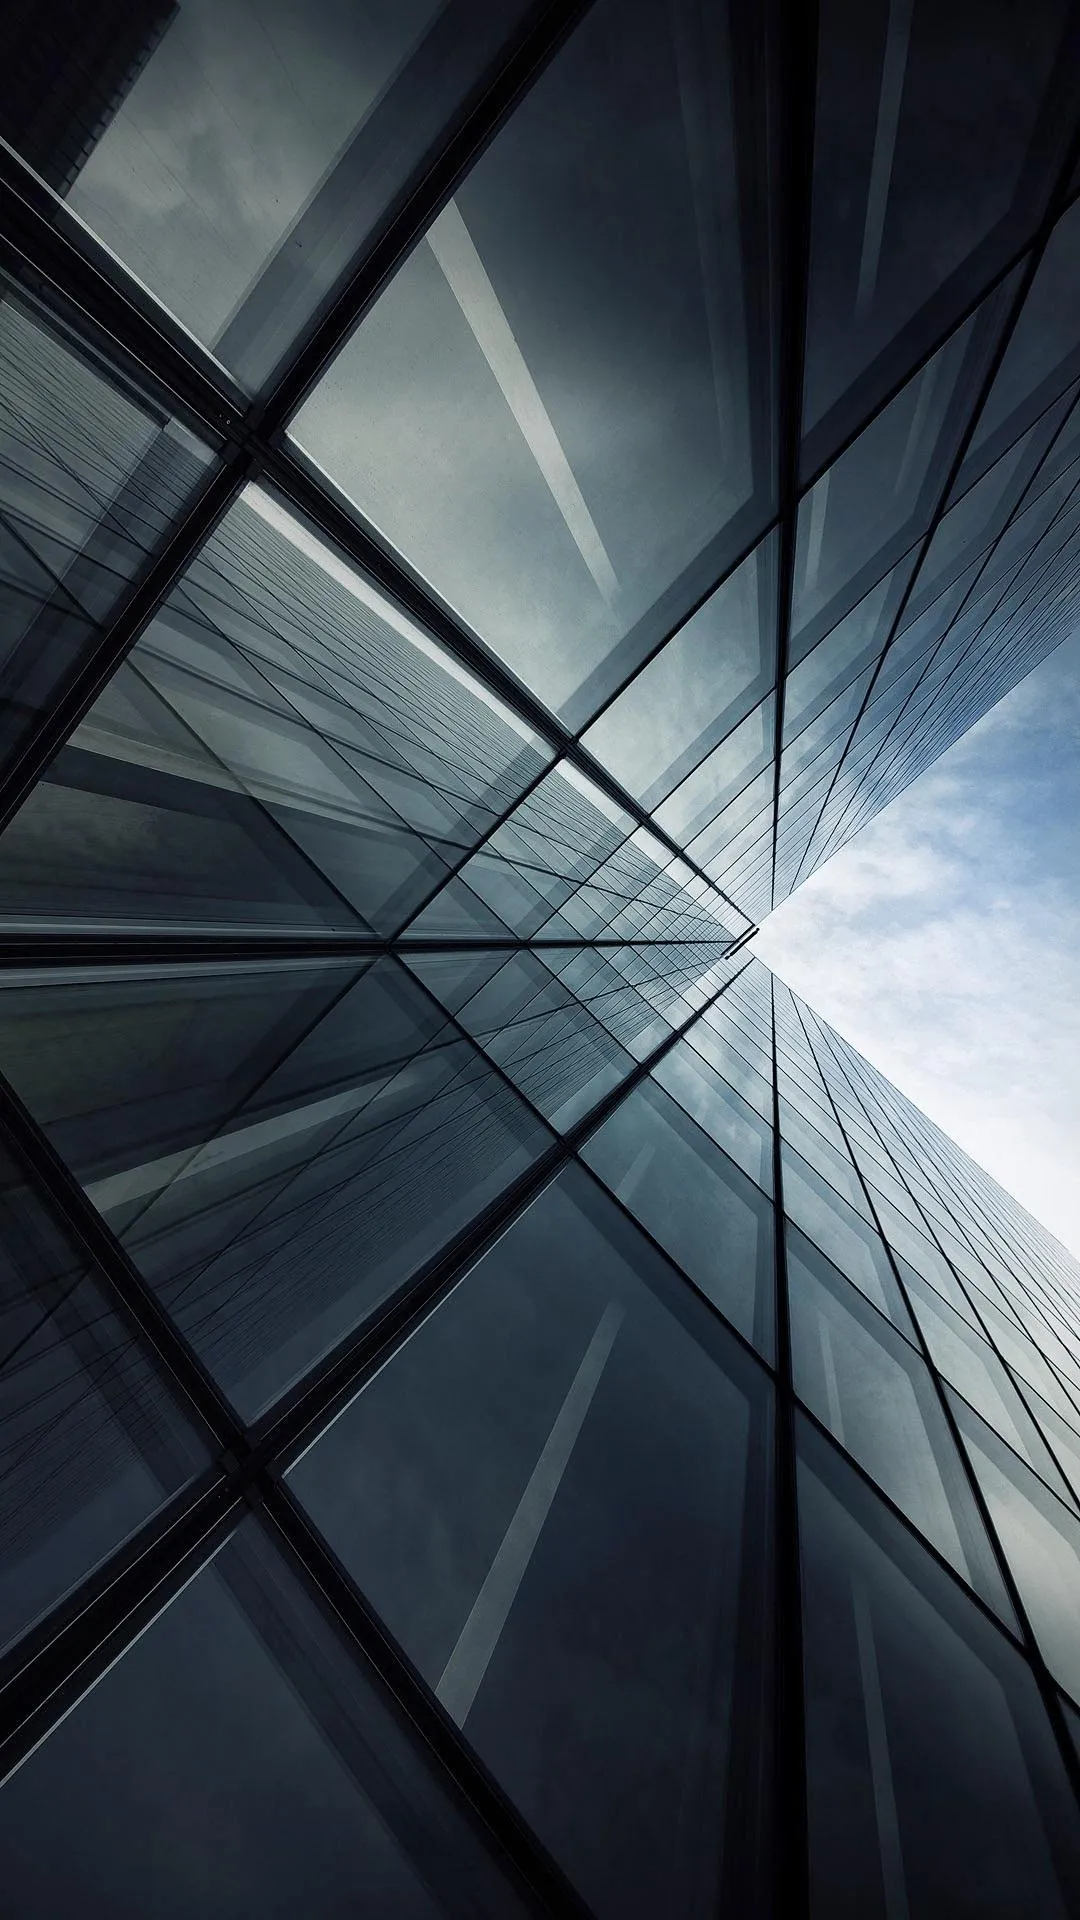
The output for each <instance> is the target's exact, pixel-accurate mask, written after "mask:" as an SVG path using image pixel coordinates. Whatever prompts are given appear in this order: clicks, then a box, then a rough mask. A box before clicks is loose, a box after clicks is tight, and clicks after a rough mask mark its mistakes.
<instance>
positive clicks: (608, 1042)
mask: <svg viewBox="0 0 1080 1920" xmlns="http://www.w3.org/2000/svg"><path fill="white" fill-rule="evenodd" d="M409 965H410V967H411V969H412V971H413V972H414V973H416V974H417V975H419V977H420V978H421V979H425V978H426V977H427V962H426V959H425V957H423V956H421V955H414V956H410V960H409ZM445 976H446V970H445V969H442V970H440V977H441V980H442V981H445ZM433 989H434V981H433ZM650 1017H651V1016H650V1014H649V1010H648V1009H647V1008H645V1009H644V1012H643V1017H642V1019H641V1021H640V1025H641V1026H644V1024H645V1020H646V1019H647V1018H650ZM458 1018H459V1020H460V1021H461V1024H462V1026H463V1027H465V1029H466V1030H467V1032H469V1033H470V1034H471V1035H472V1037H473V1039H474V1040H476V1041H477V1043H478V1045H480V1046H481V1047H483V1049H484V1051H485V1053H487V1054H488V1055H489V1056H490V1058H491V1059H492V1060H493V1061H495V1062H496V1063H497V1065H498V1067H499V1068H500V1070H501V1072H502V1073H503V1074H505V1075H506V1077H507V1079H509V1080H511V1081H512V1082H513V1084H514V1086H515V1087H517V1088H518V1089H519V1091H520V1092H521V1093H523V1094H524V1095H525V1098H526V1099H527V1100H530V1101H532V1102H533V1104H534V1105H535V1106H536V1107H538V1108H539V1110H540V1112H541V1113H542V1114H543V1115H544V1118H545V1119H546V1120H548V1121H550V1123H551V1125H552V1126H554V1127H556V1128H558V1129H559V1130H560V1131H561V1132H565V1130H566V1129H567V1128H568V1127H572V1126H574V1125H575V1124H576V1122H577V1121H578V1120H580V1119H582V1118H583V1117H584V1115H585V1114H587V1113H588V1112H590V1111H591V1109H592V1108H593V1107H594V1106H595V1105H596V1104H597V1102H598V1101H599V1100H602V1099H603V1097H604V1095H605V1094H607V1093H610V1092H611V1091H612V1089H613V1088H614V1087H617V1086H618V1084H619V1082H620V1080H624V1079H625V1078H626V1076H627V1074H628V1073H630V1072H631V1070H632V1068H633V1065H634V1059H633V1055H632V1054H631V1053H630V1052H628V1051H627V1049H626V1048H625V1047H623V1046H621V1045H620V1044H619V1042H618V1040H616V1039H615V1038H614V1037H613V1036H612V1035H611V1034H610V1033H609V1032H608V1031H607V1028H606V1027H604V1026H602V1025H601V1024H600V1022H599V1021H598V1020H596V1019H594V1017H593V1015H592V1013H591V1012H590V1011H589V1009H588V1007H584V1006H582V1004H581V1002H580V1001H579V1000H578V999H577V998H576V996H575V995H574V994H573V993H572V992H571V990H570V988H569V987H567V986H565V985H564V984H563V982H562V981H561V980H558V979H556V978H555V976H554V974H553V973H552V972H551V969H550V968H549V967H547V966H545V964H544V961H543V960H542V958H541V957H540V955H539V954H535V953H527V952H523V953H520V954H514V955H513V956H512V957H511V958H510V959H508V960H506V961H505V962H504V964H503V966H501V967H500V969H499V971H498V973H496V974H494V975H493V976H492V978H491V979H490V980H489V981H487V982H486V983H485V984H484V985H483V986H482V987H481V988H480V989H479V990H478V992H477V993H475V994H474V995H473V998H472V999H471V1000H469V1001H467V1002H466V1004H465V1005H464V1006H462V1007H461V1009H460V1012H459V1014H458ZM665 1031H666V1029H665Z"/></svg>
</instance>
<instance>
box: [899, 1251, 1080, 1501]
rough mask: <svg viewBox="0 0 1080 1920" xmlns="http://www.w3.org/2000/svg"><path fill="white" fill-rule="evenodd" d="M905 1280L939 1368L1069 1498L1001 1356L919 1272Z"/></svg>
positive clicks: (925, 1338) (921, 1327) (994, 1426)
mask: <svg viewBox="0 0 1080 1920" xmlns="http://www.w3.org/2000/svg"><path fill="white" fill-rule="evenodd" d="M905 1279H906V1282H907V1289H908V1297H909V1299H910V1301H911V1310H912V1312H913V1313H914V1314H915V1316H916V1318H917V1320H918V1322H919V1327H920V1329H921V1331H922V1336H923V1339H924V1340H925V1341H926V1344H927V1346H928V1347H929V1349H930V1358H931V1360H932V1361H933V1363H934V1365H935V1367H937V1368H938V1370H939V1372H940V1373H942V1374H943V1375H944V1377H945V1378H946V1380H950V1381H951V1382H952V1384H953V1386H954V1387H956V1388H957V1389H958V1390H959V1392H960V1393H962V1394H963V1396H964V1398H965V1400H969V1401H970V1402H971V1404H972V1406H973V1407H975V1408H977V1410H978V1412H979V1413H980V1414H982V1416H983V1418H984V1419H985V1420H988V1421H989V1422H990V1424H991V1426H992V1427H993V1428H994V1429H995V1431H996V1432H998V1433H1000V1434H1001V1435H1002V1437H1003V1438H1004V1439H1005V1440H1007V1441H1008V1443H1009V1445H1010V1447H1013V1448H1015V1450H1016V1452H1017V1453H1019V1454H1022V1455H1023V1457H1024V1459H1025V1460H1026V1461H1027V1462H1028V1464H1029V1466H1032V1467H1034V1469H1035V1471H1036V1472H1037V1473H1040V1474H1041V1475H1042V1477H1043V1479H1044V1480H1046V1481H1048V1482H1049V1484H1050V1485H1051V1486H1052V1487H1053V1488H1054V1489H1055V1490H1056V1491H1060V1493H1061V1495H1062V1498H1063V1499H1064V1498H1067V1497H1068V1490H1067V1488H1066V1486H1065V1483H1064V1481H1063V1480H1062V1479H1061V1477H1060V1475H1059V1473H1058V1471H1057V1469H1056V1467H1055V1466H1054V1463H1053V1461H1052V1460H1051V1458H1050V1455H1049V1453H1048V1452H1047V1450H1046V1444H1045V1442H1044V1441H1043V1439H1042V1436H1041V1434H1040V1433H1039V1430H1038V1428H1037V1427H1036V1425H1035V1422H1034V1420H1033V1419H1032V1418H1031V1415H1030V1414H1029V1413H1028V1410H1027V1408H1026V1407H1025V1406H1024V1403H1023V1401H1022V1400H1021V1398H1020V1395H1019V1394H1018V1393H1017V1391H1016V1388H1015V1386H1014V1385H1013V1383H1012V1381H1011V1380H1010V1379H1009V1376H1008V1374H1007V1372H1006V1371H1005V1368H1004V1367H1003V1366H1002V1364H1001V1361H1000V1360H999V1359H998V1356H997V1354H996V1353H995V1352H994V1351H993V1349H992V1348H991V1347H989V1346H988V1345H987V1343H986V1341H985V1340H984V1339H983V1338H982V1337H981V1335H979V1334H978V1333H976V1332H975V1331H974V1329H973V1328H972V1327H970V1326H969V1325H968V1324H967V1322H966V1321H964V1320H962V1319H961V1318H960V1315H959V1314H958V1313H954V1312H953V1310H952V1308H951V1307H949V1306H947V1305H946V1303H945V1301H944V1300H942V1299H941V1298H940V1296H939V1295H938V1294H936V1293H935V1292H934V1290H933V1288H932V1287H929V1286H927V1285H926V1283H925V1281H923V1280H921V1279H920V1278H919V1276H918V1275H917V1274H914V1273H911V1272H908V1273H906V1274H905Z"/></svg>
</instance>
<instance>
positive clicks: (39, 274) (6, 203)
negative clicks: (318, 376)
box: [0, 139, 247, 439]
mask: <svg viewBox="0 0 1080 1920" xmlns="http://www.w3.org/2000/svg"><path fill="white" fill-rule="evenodd" d="M0 268H4V269H6V270H7V272H8V273H9V274H10V276H11V278H12V280H13V282H14V283H15V284H16V286H18V287H20V288H25V289H26V290H27V291H28V292H29V295H30V297H31V299H32V300H33V301H35V302H36V303H37V304H39V305H40V306H41V307H43V308H45V309H46V310H47V311H52V312H55V314H56V318H57V320H58V322H59V324H60V326H61V328H62V329H63V330H64V332H65V333H66V334H67V335H68V336H69V338H70V336H72V335H74V336H75V337H76V338H77V339H78V340H79V341H80V344H83V343H84V344H85V346H86V347H87V348H88V349H89V351H90V353H91V354H92V355H93V356H94V357H95V359H97V358H98V356H100V355H102V354H103V353H104V357H105V359H106V361H107V362H108V361H112V360H113V359H114V358H115V356H116V353H117V350H119V356H120V362H121V368H122V369H126V375H125V374H124V373H123V372H122V374H121V377H122V378H126V384H127V385H128V387H129V389H131V390H133V391H135V392H141V393H143V394H144V396H145V392H146V389H147V388H149V393H150V396H151V404H152V405H154V406H156V407H158V408H159V409H160V408H161V407H162V405H163V403H164V404H167V406H168V408H169V409H170V411H172V412H173V413H174V414H175V415H176V417H177V418H178V419H181V420H183V421H184V423H185V424H186V425H188V426H190V427H193V428H194V429H195V430H196V431H197V432H201V433H202V434H207V433H208V434H209V435H210V437H211V438H212V439H217V438H218V437H219V436H220V435H225V436H226V437H227V438H228V437H234V436H236V435H238V434H239V433H240V432H242V423H243V418H244V413H245V409H246V404H247V402H246V396H245V395H243V394H242V392H241V390H240V388H239V387H238V386H237V385H236V383H235V382H234V381H233V380H232V378H231V376H230V375H229V373H228V372H227V370H226V369H225V368H224V367H222V366H220V365H219V363H218V362H217V361H216V360H215V359H214V357H213V355H212V354H211V353H209V352H208V351H207V349H206V348H205V347H203V345H202V344H201V342H199V341H198V340H196V339H195V337H194V336H193V335H192V334H190V333H188V332H187V330H186V329H185V328H184V327H182V326H181V325H180V324H179V323H178V322H177V321H176V320H174V319H173V316H172V315H171V314H170V313H169V311H168V309H167V308H165V307H163V306H162V305H160V303H159V302H158V301H157V300H156V299H155V298H154V297H153V295H151V294H149V293H148V292H147V291H146V289H145V288H143V287H142V286H141V285H140V283H139V281H138V280H137V279H136V277H135V275H134V274H133V273H131V272H129V271H128V269H127V268H126V267H125V266H124V265H123V264H122V263H121V262H120V261H118V260H117V259H116V258H115V256H114V255H113V254H112V253H111V252H110V251H109V249H108V248H107V247H106V246H105V245H104V243H103V242H102V241H101V240H99V239H98V237H97V235H96V234H94V233H92V232H90V231H89V230H88V229H86V228H84V227H83V226H82V225H81V223H80V222H78V221H77V220H76V219H75V218H74V217H73V215H72V213H71V210H70V208H69V207H68V206H67V204H66V202H65V201H64V200H63V199H61V197H60V196H59V195H57V194H54V193H53V192H52V190H51V188H49V187H48V186H46V184H45V182H44V181H43V180H41V179H39V177H38V175H37V174H36V173H35V172H34V170H33V168H32V167H30V166H29V165H28V164H27V162H26V161H25V160H23V158H22V156H21V155H20V154H18V153H16V151H15V149H14V148H13V147H10V146H9V145H8V143H7V142H6V141H5V140H3V139H0ZM99 364H100V360H99ZM114 377H115V376H114ZM142 404H143V405H145V404H146V400H145V397H144V398H143V401H142Z"/></svg>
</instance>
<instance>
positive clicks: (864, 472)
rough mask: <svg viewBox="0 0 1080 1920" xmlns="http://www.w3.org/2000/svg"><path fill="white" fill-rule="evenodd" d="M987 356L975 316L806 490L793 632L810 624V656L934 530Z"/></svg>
mask: <svg viewBox="0 0 1080 1920" xmlns="http://www.w3.org/2000/svg"><path fill="white" fill-rule="evenodd" d="M984 360H985V349H984V347H983V343H982V338H981V333H980V330H979V329H978V328H977V327H976V326H975V324H974V323H973V322H970V321H969V322H968V323H967V325H965V326H963V327H961V328H960V330H959V332H957V333H955V334H954V335H953V337H952V339H951V340H948V341H947V342H946V344H945V345H944V346H943V347H942V348H941V350H940V352H939V353H937V354H935V356H934V358H933V359H932V360H931V361H929V362H928V364H927V365H926V366H925V367H924V368H923V370H922V372H921V373H919V374H916V376H915V378H914V379H913V380H911V381H909V382H908V385H907V386H906V387H905V388H904V389H903V391H902V392H901V393H899V394H898V395H897V397H896V399H895V400H893V401H892V402H891V403H890V405H889V406H887V407H886V408H885V409H884V411H883V412H882V413H880V414H878V416H877V418H876V419H874V420H872V421H871V423H870V425H869V426H868V427H866V428H865V430H864V431H863V432H862V433H861V434H860V435H859V438H858V439H857V440H856V441H855V442H854V444H853V445H852V446H850V447H849V448H848V449H847V451H846V452H845V453H843V454H841V456H840V458H839V459H838V460H837V462H836V464H835V465H834V466H832V467H830V468H828V470H827V471H826V472H825V473H824V474H823V475H822V476H821V479H820V480H818V481H817V482H816V484H815V485H814V486H813V488H812V489H811V490H810V492H809V493H808V494H806V495H804V497H803V499H802V501H801V503H800V506H799V529H798V546H797V550H796V559H795V589H794V596H793V600H792V628H793V631H794V632H795V633H796V634H804V629H810V634H809V635H807V634H804V637H803V640H802V644H801V647H800V651H801V652H805V651H806V645H807V640H808V638H809V637H811V635H812V637H813V638H816V637H817V633H818V632H820V630H821V625H822V622H823V620H824V623H825V624H827V625H831V624H832V621H833V620H835V619H836V618H837V616H838V615H840V614H843V613H845V612H846V611H847V609H848V607H850V606H851V604H852V603H853V601H855V600H856V599H858V598H859V596H860V595H861V594H862V593H864V592H865V590H866V589H867V588H868V587H870V586H871V585H873V584H874V582H875V580H876V579H877V578H878V577H879V576H880V575H881V574H882V573H883V572H885V570H886V569H887V568H889V567H890V566H892V565H893V563H894V562H895V561H896V559H897V558H898V557H899V555H900V554H901V553H902V552H903V551H904V549H905V547H908V546H910V545H911V544H912V542H913V541H914V539H915V538H916V536H917V535H918V534H919V533H921V532H922V530H923V529H924V527H925V526H926V524H927V522H928V521H929V519H930V516H931V513H932V512H933V509H934V506H935V504H936V502H937V499H938V497H939V495H940V493H941V491H942V488H943V487H944V484H945V480H946V477H947V474H948V471H949V463H950V460H951V458H952V454H953V451H954V449H955V446H956V443H957V441H958V439H959V434H960V429H961V427H962V425H963V422H964V418H965V415H966V412H967V406H965V405H964V404H963V402H964V401H965V400H966V401H967V405H970V403H971V400H972V399H973V398H974V395H975V393H976V392H977V391H978V384H979V379H980V377H981V375H982V372H983V367H984ZM902 584H903V582H902V581H900V582H899V583H898V588H897V596H896V597H897V598H898V597H899V587H900V586H902ZM812 623H813V624H812Z"/></svg>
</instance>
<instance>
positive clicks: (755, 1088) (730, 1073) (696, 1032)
mask: <svg viewBox="0 0 1080 1920" xmlns="http://www.w3.org/2000/svg"><path fill="white" fill-rule="evenodd" d="M712 1012H715V1009H710V1012H708V1013H705V1014H703V1015H702V1017H701V1019H700V1020H695V1022H694V1024H693V1026H692V1027H691V1028H690V1030H689V1032H688V1034H687V1036H686V1044H687V1046H690V1047H693V1049H694V1052H695V1053H697V1054H700V1055H701V1056H702V1057H703V1058H704V1059H705V1060H706V1061H708V1063H709V1065H710V1066H712V1067H715V1069H716V1071H717V1073H719V1074H721V1075H722V1076H723V1078H724V1079H725V1080H728V1081H730V1083H731V1085H732V1086H733V1087H736V1088H737V1089H738V1091H739V1093H741V1094H742V1096H743V1099H744V1100H745V1101H746V1102H747V1104H748V1105H749V1106H751V1107H753V1109H754V1111H755V1113H757V1114H759V1115H760V1117H761V1118H762V1119H763V1120H765V1121H766V1122H767V1123H768V1126H769V1128H770V1133H771V1128H772V1110H773V1100H772V1075H771V1072H770V1073H769V1077H768V1078H767V1079H766V1077H765V1074H764V1073H762V1072H760V1071H759V1069H758V1067H755V1066H752V1065H751V1064H750V1062H749V1061H748V1060H747V1058H746V1052H753V1051H754V1044H753V1042H752V1041H748V1040H746V1039H744V1038H743V1037H742V1036H741V1035H734V1036H731V1037H730V1038H729V1037H728V1034H729V1033H730V1029H729V1030H728V1032H726V1033H720V1032H717V1031H716V1029H715V1025H714V1023H713V1021H712V1020H711V1018H710V1014H711V1013H712ZM743 1048H745V1049H746V1052H743V1051H742V1049H743ZM675 1051H676V1052H677V1051H678V1049H676V1050H675ZM759 1059H760V1062H761V1065H762V1066H763V1067H765V1068H768V1061H767V1059H766V1057H765V1055H764V1051H762V1053H761V1054H760V1055H759ZM671 1091H673V1092H674V1088H672V1089H671ZM677 1097H678V1096H677ZM694 1117H695V1119H696V1118H697V1115H696V1114H695V1116H694ZM722 1144H723V1143H722ZM727 1150H728V1152H729V1153H731V1155H732V1158H733V1159H735V1160H738V1161H739V1163H740V1165H741V1164H742V1160H741V1156H740V1154H738V1153H736V1152H735V1151H734V1149H733V1148H732V1147H730V1146H729V1147H728V1149H727ZM747 1171H748V1172H749V1171H752V1169H750V1168H748V1169H747ZM770 1185H771V1177H770Z"/></svg>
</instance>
